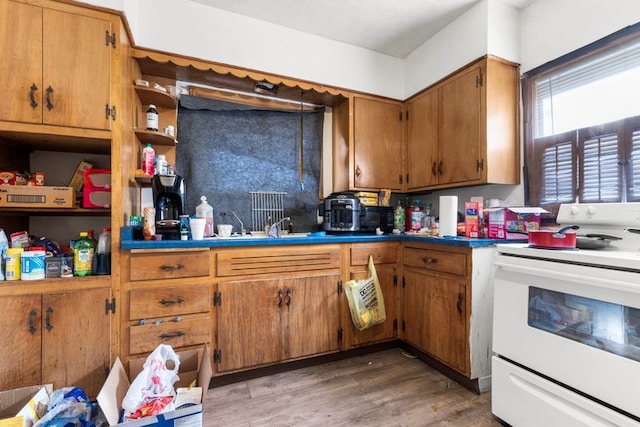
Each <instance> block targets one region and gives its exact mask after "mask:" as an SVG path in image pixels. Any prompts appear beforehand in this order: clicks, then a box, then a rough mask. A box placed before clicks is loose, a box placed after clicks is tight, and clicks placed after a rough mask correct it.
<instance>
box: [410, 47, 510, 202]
mask: <svg viewBox="0 0 640 427" xmlns="http://www.w3.org/2000/svg"><path fill="white" fill-rule="evenodd" d="M518 81H519V72H518V66H517V65H516V64H512V63H508V62H506V61H503V60H500V59H496V58H492V57H485V58H482V59H480V60H478V61H476V62H473V63H471V64H470V65H468V66H466V67H465V68H463V69H462V70H460V71H458V72H456V73H454V74H453V75H451V76H449V77H447V78H445V79H444V80H442V81H441V82H439V83H437V84H435V85H434V86H432V87H430V88H429V89H427V90H426V91H424V92H421V93H420V94H418V95H416V96H414V97H412V98H410V99H409V100H408V101H407V102H406V109H407V116H408V117H407V118H408V119H407V122H406V123H407V162H406V172H407V176H406V187H405V189H406V190H407V191H416V190H424V189H436V188H446V187H459V186H464V185H477V184H518V183H519V182H520V151H519V146H520V144H519V130H518V129H519V128H518V100H519V97H518Z"/></svg>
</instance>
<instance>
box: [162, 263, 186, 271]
mask: <svg viewBox="0 0 640 427" xmlns="http://www.w3.org/2000/svg"><path fill="white" fill-rule="evenodd" d="M159 268H160V270H182V269H183V268H184V265H183V264H176V265H166V264H162V265H161V266H160V267H159Z"/></svg>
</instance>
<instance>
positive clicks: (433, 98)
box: [407, 90, 438, 191]
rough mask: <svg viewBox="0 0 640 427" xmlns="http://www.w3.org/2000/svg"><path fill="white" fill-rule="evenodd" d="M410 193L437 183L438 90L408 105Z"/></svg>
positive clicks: (427, 93)
mask: <svg viewBox="0 0 640 427" xmlns="http://www.w3.org/2000/svg"><path fill="white" fill-rule="evenodd" d="M407 112H408V119H407V190H409V191H411V190H415V189H419V188H424V187H428V186H430V185H436V184H437V183H438V91H437V90H430V91H427V92H425V93H423V94H421V95H420V96H418V97H416V98H414V99H412V100H410V101H408V102H407Z"/></svg>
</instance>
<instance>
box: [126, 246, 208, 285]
mask: <svg viewBox="0 0 640 427" xmlns="http://www.w3.org/2000/svg"><path fill="white" fill-rule="evenodd" d="M208 275H209V251H208V250H205V251H197V252H151V253H145V252H139V253H132V254H131V257H130V259H129V280H131V281H137V280H153V279H178V278H182V277H200V276H208Z"/></svg>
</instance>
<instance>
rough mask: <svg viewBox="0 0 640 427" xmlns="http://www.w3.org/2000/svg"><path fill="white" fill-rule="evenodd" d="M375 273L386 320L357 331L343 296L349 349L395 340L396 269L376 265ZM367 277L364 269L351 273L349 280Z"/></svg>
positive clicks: (392, 266)
mask: <svg viewBox="0 0 640 427" xmlns="http://www.w3.org/2000/svg"><path fill="white" fill-rule="evenodd" d="M376 273H377V274H378V280H379V281H380V288H381V289H382V295H383V298H384V310H385V314H386V316H387V320H385V321H384V322H383V323H379V324H377V325H374V326H372V327H370V328H367V329H365V330H364V331H359V330H358V329H357V328H356V327H355V326H354V325H353V321H352V320H351V313H350V312H349V308H348V302H347V297H346V296H343V302H344V303H345V304H347V310H345V312H346V313H347V315H348V318H347V319H345V322H346V323H345V329H348V330H346V331H345V332H346V337H347V340H348V344H347V345H348V346H349V347H359V346H362V345H365V344H371V343H374V342H379V341H386V340H391V339H393V338H395V335H396V329H395V328H394V325H393V323H394V320H396V309H395V308H396V285H395V283H396V280H397V279H396V274H397V273H396V267H395V265H392V264H378V265H376ZM367 277H369V271H368V269H364V270H363V271H359V272H354V271H352V272H351V279H354V280H360V279H366V278H367Z"/></svg>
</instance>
